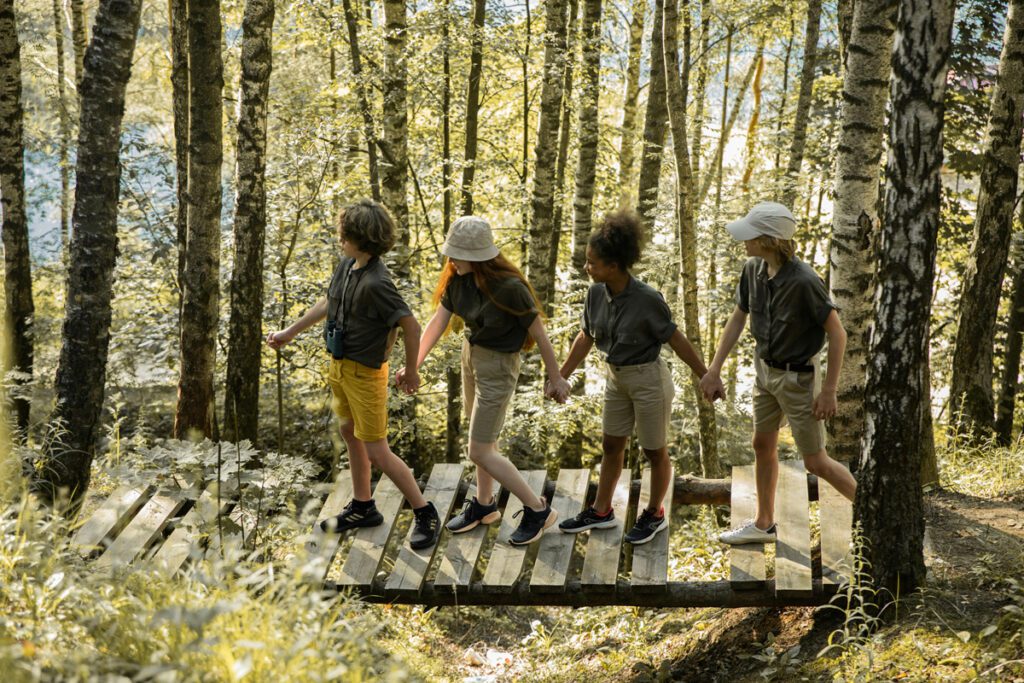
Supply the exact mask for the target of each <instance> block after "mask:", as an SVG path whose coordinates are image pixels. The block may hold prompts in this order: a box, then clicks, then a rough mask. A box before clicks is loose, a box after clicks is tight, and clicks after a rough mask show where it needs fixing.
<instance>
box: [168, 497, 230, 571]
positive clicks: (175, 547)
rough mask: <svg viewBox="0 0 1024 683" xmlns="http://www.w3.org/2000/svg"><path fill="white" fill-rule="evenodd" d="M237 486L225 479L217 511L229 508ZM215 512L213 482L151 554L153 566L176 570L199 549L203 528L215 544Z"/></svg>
mask: <svg viewBox="0 0 1024 683" xmlns="http://www.w3.org/2000/svg"><path fill="white" fill-rule="evenodd" d="M237 488H238V487H237V483H236V482H226V483H225V484H224V485H223V487H222V488H221V493H220V498H221V504H220V508H219V512H220V514H225V515H226V514H227V513H228V511H229V510H230V509H231V507H232V505H233V504H234V500H235V498H236V497H237V495H238V491H237ZM217 514H218V507H217V487H216V484H211V485H210V486H208V487H207V488H206V490H205V491H203V493H202V495H201V496H199V500H197V501H196V504H195V505H193V506H192V509H191V510H189V511H188V514H187V515H185V517H184V518H183V519H181V520H180V521H179V522H178V523H177V525H176V526H175V528H174V531H172V532H171V535H170V536H168V537H167V540H165V541H164V542H163V545H161V546H160V549H159V550H157V551H156V554H155V555H153V558H152V560H151V561H152V563H153V566H154V567H155V568H156V569H157V570H158V571H162V572H165V573H167V574H174V573H175V572H177V571H178V570H179V569H181V567H182V566H183V565H184V564H185V562H186V561H187V560H188V558H189V557H190V556H193V555H197V554H198V553H199V548H200V547H201V546H202V545H203V533H204V532H203V530H205V531H206V532H209V533H210V537H209V540H210V542H211V545H215V542H216V537H217V533H218V532H217ZM229 519H230V518H229ZM222 523H223V520H222ZM232 526H237V524H232Z"/></svg>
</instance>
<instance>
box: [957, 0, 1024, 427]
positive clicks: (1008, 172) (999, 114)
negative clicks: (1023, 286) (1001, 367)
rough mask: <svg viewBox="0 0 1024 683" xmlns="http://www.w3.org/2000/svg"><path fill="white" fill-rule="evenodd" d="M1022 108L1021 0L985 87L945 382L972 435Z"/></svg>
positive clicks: (986, 416) (986, 414)
mask: <svg viewBox="0 0 1024 683" xmlns="http://www.w3.org/2000/svg"><path fill="white" fill-rule="evenodd" d="M1022 109H1024V0H1012V1H1011V2H1010V6H1009V9H1008V11H1007V16H1006V31H1005V33H1004V35H1003V51H1002V55H1001V56H1000V59H999V76H998V77H997V78H996V84H995V87H994V88H993V90H992V103H991V107H990V109H989V115H988V132H987V134H986V136H985V153H984V159H983V161H982V167H981V185H980V189H979V192H978V212H977V215H976V217H975V221H974V242H973V245H972V246H971V257H970V260H969V261H968V262H967V271H966V272H965V273H964V287H963V293H962V294H961V297H960V319H959V324H958V326H957V332H956V347H955V349H954V351H953V377H952V380H951V382H950V389H949V395H950V426H951V428H952V429H954V430H957V431H960V432H962V433H964V434H965V435H967V436H969V437H970V438H971V439H972V440H974V441H980V440H982V439H984V438H985V437H986V436H989V435H990V434H991V433H992V430H993V428H994V426H995V425H994V419H993V410H994V405H993V399H992V339H993V337H994V336H995V326H996V314H997V312H998V308H999V298H1000V292H1002V287H1003V275H1004V273H1005V268H1006V260H1007V256H1008V252H1009V249H1010V233H1011V227H1012V223H1013V208H1014V202H1015V200H1016V198H1017V168H1018V166H1019V164H1020V150H1021V144H1020V143H1021V126H1022V123H1024V116H1022V113H1021V112H1022Z"/></svg>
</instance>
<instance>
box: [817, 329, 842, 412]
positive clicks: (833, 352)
mask: <svg viewBox="0 0 1024 683" xmlns="http://www.w3.org/2000/svg"><path fill="white" fill-rule="evenodd" d="M824 327H825V334H827V335H828V368H827V369H826V370H825V381H824V382H823V383H822V385H821V393H820V394H818V395H817V396H815V397H814V404H813V405H812V406H811V414H812V415H813V416H814V417H815V418H816V419H818V420H824V419H826V418H829V417H832V416H833V415H835V414H836V403H837V400H836V391H837V390H838V387H839V371H840V370H842V369H843V354H844V353H846V330H845V329H843V324H842V323H841V322H839V314H838V313H836V312H835V311H834V310H833V311H832V312H831V313H829V314H828V317H827V318H826V319H825V326H824Z"/></svg>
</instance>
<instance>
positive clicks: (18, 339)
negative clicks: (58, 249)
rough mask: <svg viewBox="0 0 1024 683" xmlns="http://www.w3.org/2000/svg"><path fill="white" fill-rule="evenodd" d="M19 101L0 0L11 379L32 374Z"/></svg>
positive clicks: (17, 61)
mask: <svg viewBox="0 0 1024 683" xmlns="http://www.w3.org/2000/svg"><path fill="white" fill-rule="evenodd" d="M24 116H25V112H24V109H23V108H22V104H21V45H20V43H19V42H18V23H17V20H16V16H15V13H14V2H13V0H0V212H2V214H3V224H2V230H3V244H4V303H5V308H4V329H5V331H6V333H7V334H9V335H10V342H9V347H8V348H9V351H10V352H9V354H8V355H7V356H6V357H5V358H3V363H4V365H3V372H4V374H5V375H6V373H8V372H11V371H12V370H13V371H16V372H18V373H21V374H20V375H19V377H18V378H17V379H15V384H25V383H27V382H28V381H29V380H31V378H32V359H33V355H34V348H33V341H32V318H33V316H34V314H35V304H34V303H33V301H32V261H31V258H30V255H29V245H28V214H27V213H26V211H25V141H24V120H23V119H24ZM13 403H14V414H15V418H16V420H17V426H18V430H19V432H21V435H22V437H25V436H27V434H28V419H29V410H30V408H31V404H30V402H29V400H28V398H27V397H26V398H16V399H15V400H14V402H13Z"/></svg>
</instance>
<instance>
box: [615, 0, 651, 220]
mask: <svg viewBox="0 0 1024 683" xmlns="http://www.w3.org/2000/svg"><path fill="white" fill-rule="evenodd" d="M646 13H647V1H646V0H634V1H633V16H632V19H631V20H630V23H629V55H628V57H627V58H626V92H625V95H624V96H623V100H622V127H621V128H620V129H619V130H620V133H619V135H620V137H619V188H620V190H621V192H622V194H621V195H620V197H619V207H620V208H623V209H625V208H628V207H630V206H632V204H633V191H632V187H633V164H634V162H635V160H636V154H635V151H634V145H635V144H636V141H635V140H634V138H635V137H636V114H637V100H638V99H640V59H641V58H642V57H643V43H644V15H645V14H646Z"/></svg>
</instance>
